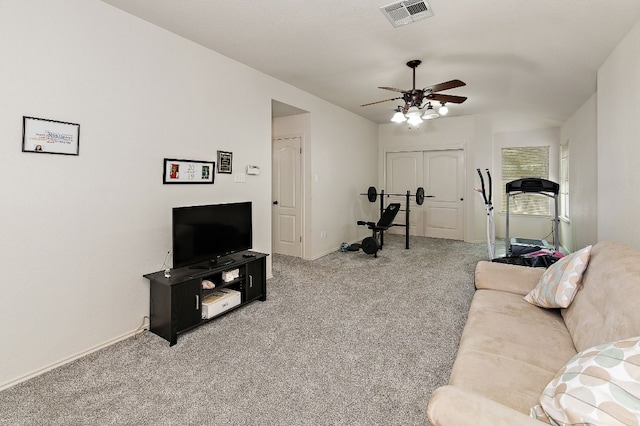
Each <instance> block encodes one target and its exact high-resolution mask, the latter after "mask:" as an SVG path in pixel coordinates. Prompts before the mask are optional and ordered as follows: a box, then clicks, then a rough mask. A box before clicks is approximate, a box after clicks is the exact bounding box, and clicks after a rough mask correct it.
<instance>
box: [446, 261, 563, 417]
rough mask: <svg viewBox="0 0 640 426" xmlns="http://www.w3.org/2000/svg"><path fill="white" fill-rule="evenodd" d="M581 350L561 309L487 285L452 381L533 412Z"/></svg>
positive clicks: (474, 311) (462, 342)
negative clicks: (538, 303)
mask: <svg viewBox="0 0 640 426" xmlns="http://www.w3.org/2000/svg"><path fill="white" fill-rule="evenodd" d="M520 268H524V267H520ZM575 354H576V350H575V348H574V346H573V342H572V341H571V336H570V335H569V333H568V331H567V329H566V327H565V326H564V322H563V320H562V317H561V316H560V313H559V310H557V309H554V310H548V309H541V308H539V307H537V306H534V305H531V304H529V303H527V302H525V301H524V300H522V295H521V294H517V293H508V292H503V291H495V290H482V289H481V290H477V291H476V293H475V295H474V297H473V300H472V303H471V307H470V309H469V316H468V319H467V324H466V326H465V328H464V331H463V333H462V337H461V340H460V346H459V348H458V354H457V357H456V360H455V362H454V365H453V369H452V372H451V377H450V380H449V384H451V385H453V386H458V387H460V388H462V389H465V390H467V391H469V392H474V393H478V394H481V395H484V396H485V397H486V398H489V399H491V400H494V401H496V402H500V403H502V404H504V405H506V406H508V407H511V408H513V409H514V410H517V411H519V412H521V413H524V414H527V415H528V414H529V410H530V408H531V407H532V406H534V405H536V404H537V403H538V402H537V401H538V398H539V397H540V393H541V392H542V390H543V389H544V387H545V386H546V385H547V384H548V383H549V381H551V379H552V378H553V376H554V375H555V374H556V373H557V371H558V370H559V369H560V368H561V367H562V366H563V365H564V364H565V363H566V362H567V360H568V359H570V358H571V357H573V356H574V355H575Z"/></svg>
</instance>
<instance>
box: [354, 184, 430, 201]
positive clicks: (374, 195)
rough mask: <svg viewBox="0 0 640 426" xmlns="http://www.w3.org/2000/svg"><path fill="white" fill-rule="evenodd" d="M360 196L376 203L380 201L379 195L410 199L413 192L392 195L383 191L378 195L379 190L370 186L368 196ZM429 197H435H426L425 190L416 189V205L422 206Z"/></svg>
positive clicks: (421, 188)
mask: <svg viewBox="0 0 640 426" xmlns="http://www.w3.org/2000/svg"><path fill="white" fill-rule="evenodd" d="M360 195H366V196H367V199H368V200H369V202H371V203H375V202H376V200H377V199H378V195H380V196H384V195H394V196H397V197H404V196H407V198H408V197H410V196H411V192H409V191H407V193H406V194H390V193H386V192H384V191H382V192H380V193H378V190H377V189H376V187H375V186H370V187H369V189H367V193H366V194H360ZM429 197H433V195H424V188H423V187H421V186H419V187H418V189H416V194H415V198H416V204H417V205H419V206H421V205H422V203H424V199H425V198H429ZM407 201H408V200H407Z"/></svg>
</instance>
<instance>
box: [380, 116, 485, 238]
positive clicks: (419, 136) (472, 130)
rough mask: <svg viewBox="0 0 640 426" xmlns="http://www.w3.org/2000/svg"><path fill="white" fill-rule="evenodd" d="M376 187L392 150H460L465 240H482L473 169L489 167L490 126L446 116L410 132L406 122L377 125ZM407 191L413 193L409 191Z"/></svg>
mask: <svg viewBox="0 0 640 426" xmlns="http://www.w3.org/2000/svg"><path fill="white" fill-rule="evenodd" d="M378 144H379V147H380V148H379V149H380V151H379V153H378V157H379V160H378V171H379V178H378V185H377V187H378V188H384V185H385V182H384V175H385V170H384V167H385V165H384V158H385V152H386V151H388V150H394V149H399V148H401V149H411V150H430V149H442V148H446V147H455V148H459V147H463V148H464V152H465V171H466V178H465V179H466V182H465V200H466V201H465V237H464V238H465V241H482V240H483V239H485V238H486V227H485V225H486V220H485V218H486V215H485V210H484V203H483V202H482V201H481V200H480V198H479V197H477V194H476V192H475V191H474V188H475V186H476V179H479V178H478V176H477V172H476V169H477V168H480V169H482V170H484V169H486V168H491V152H492V146H491V125H490V123H489V122H488V120H487V119H486V118H485V117H481V116H462V117H446V118H438V119H436V120H432V121H427V122H425V123H423V124H421V125H420V128H417V129H416V128H413V129H410V128H409V126H408V125H407V124H406V123H403V124H396V123H389V124H381V125H380V126H379V130H378ZM477 186H479V183H478V185H477ZM411 192H412V193H413V192H415V189H412V190H411Z"/></svg>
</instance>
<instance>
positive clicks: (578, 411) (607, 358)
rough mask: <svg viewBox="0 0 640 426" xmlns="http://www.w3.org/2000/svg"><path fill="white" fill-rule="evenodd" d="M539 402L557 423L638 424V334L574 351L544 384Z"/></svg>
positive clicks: (639, 414)
mask: <svg viewBox="0 0 640 426" xmlns="http://www.w3.org/2000/svg"><path fill="white" fill-rule="evenodd" d="M540 405H541V406H542V409H543V410H544V413H545V414H546V415H547V416H549V417H550V418H551V419H553V421H555V422H556V423H559V424H607V425H638V424H640V337H635V338H632V339H625V340H620V341H617V342H613V343H605V344H603V345H599V346H595V347H593V348H589V349H587V350H586V351H583V352H580V353H578V354H577V355H576V356H574V357H573V358H572V359H571V360H570V361H569V362H568V363H567V364H566V365H565V366H564V367H562V368H561V369H560V371H559V372H558V373H557V374H556V376H555V378H554V379H553V380H552V381H551V382H550V383H549V384H548V385H547V387H546V388H545V390H544V391H543V392H542V396H541V397H540Z"/></svg>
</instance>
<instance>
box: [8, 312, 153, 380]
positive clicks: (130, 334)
mask: <svg viewBox="0 0 640 426" xmlns="http://www.w3.org/2000/svg"><path fill="white" fill-rule="evenodd" d="M148 327H149V326H148V324H145V330H147V329H148ZM141 331H142V330H141V329H140V328H136V329H135V330H132V331H130V332H128V333H125V334H123V335H121V336H119V337H116V338H114V339H111V340H108V341H106V342H103V343H100V344H98V345H96V346H94V347H92V348H89V349H87V350H85V351H82V352H79V353H77V354H75V355H72V356H70V357H68V358H65V359H63V360H60V361H58V362H55V363H53V364H50V365H48V366H46V367H43V368H40V369H38V370H35V371H33V372H31V373H28V374H26V375H24V376H21V377H18V378H16V379H13V380H10V381H8V382H6V383H2V384H0V392H1V391H3V390H5V389H9V388H10V387H13V386H15V385H17V384H18V383H22V382H25V381H27V380H29V379H32V378H34V377H37V376H39V375H41V374H44V373H46V372H48V371H51V370H54V369H56V368H58V367H62V366H63V365H65V364H68V363H70V362H72V361H75V360H76V359H80V358H82V357H84V356H87V355H89V354H90V353H93V352H96V351H99V350H100V349H104V348H106V347H107V346H111V345H113V344H114V343H118V342H120V341H121V340H125V339H128V338H129V337H133V336H135V335H136V334H138V333H139V332H141Z"/></svg>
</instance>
